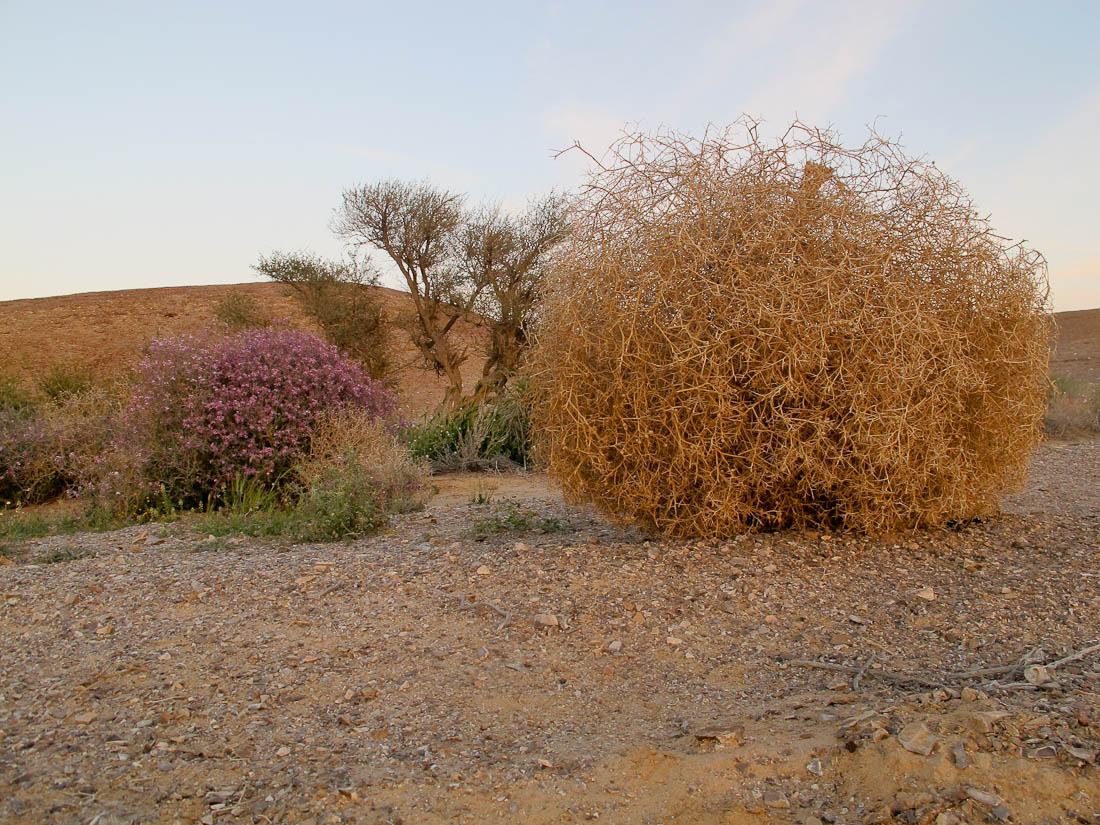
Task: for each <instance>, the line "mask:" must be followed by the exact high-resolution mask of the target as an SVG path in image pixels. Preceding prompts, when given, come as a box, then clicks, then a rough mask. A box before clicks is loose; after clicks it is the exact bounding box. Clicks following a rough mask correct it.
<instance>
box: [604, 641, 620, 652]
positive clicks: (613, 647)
mask: <svg viewBox="0 0 1100 825" xmlns="http://www.w3.org/2000/svg"><path fill="white" fill-rule="evenodd" d="M622 649H623V643H622V642H620V641H619V640H618V639H612V640H611V641H610V642H608V643H607V647H605V648H604V650H606V651H607V652H608V653H618V652H619V651H620V650H622Z"/></svg>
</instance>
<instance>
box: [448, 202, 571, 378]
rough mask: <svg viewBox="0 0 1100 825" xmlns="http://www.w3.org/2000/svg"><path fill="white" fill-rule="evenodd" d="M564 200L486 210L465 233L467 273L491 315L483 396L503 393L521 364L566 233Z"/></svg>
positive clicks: (468, 224)
mask: <svg viewBox="0 0 1100 825" xmlns="http://www.w3.org/2000/svg"><path fill="white" fill-rule="evenodd" d="M566 227H567V224H566V220H565V209H564V202H563V201H562V199H561V198H560V197H558V196H555V195H550V196H548V197H546V198H543V199H541V200H538V201H533V202H532V203H531V205H530V206H529V207H528V209H527V211H526V212H525V213H524V214H523V215H520V216H518V217H513V216H509V215H504V214H502V213H501V212H500V210H499V209H495V208H485V209H482V210H481V211H480V212H478V213H475V214H473V215H471V216H470V218H469V219H468V220H467V222H466V225H465V226H464V228H463V232H462V258H463V272H464V274H465V275H466V277H467V278H468V279H469V281H470V283H471V284H474V285H475V286H476V287H477V288H478V301H477V303H476V305H475V309H476V310H477V311H478V312H479V313H480V314H481V315H483V316H484V317H486V318H487V319H489V341H488V346H487V351H486V359H485V365H484V367H483V369H482V373H481V380H480V381H479V382H478V387H477V393H476V394H477V395H478V396H479V397H484V396H488V395H498V394H499V393H500V392H501V390H503V388H504V385H505V384H506V383H507V381H508V378H509V377H510V376H511V375H512V374H514V373H515V371H516V369H517V368H518V367H519V363H520V358H521V356H522V355H523V352H524V350H525V349H526V348H527V344H528V335H529V330H530V327H531V324H532V322H533V316H534V312H535V306H536V304H537V302H538V297H539V290H540V287H541V284H542V280H543V276H544V274H545V269H546V266H547V264H548V262H549V260H550V252H551V251H552V250H553V248H554V246H555V245H557V244H558V243H559V242H560V241H561V240H562V239H563V238H564V237H565V233H566Z"/></svg>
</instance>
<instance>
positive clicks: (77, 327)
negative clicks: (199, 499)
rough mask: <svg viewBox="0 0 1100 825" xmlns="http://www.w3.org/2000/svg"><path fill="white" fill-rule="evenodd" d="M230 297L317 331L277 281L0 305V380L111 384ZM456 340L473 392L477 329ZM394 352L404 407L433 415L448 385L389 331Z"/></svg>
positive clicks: (390, 301) (397, 298) (390, 312)
mask: <svg viewBox="0 0 1100 825" xmlns="http://www.w3.org/2000/svg"><path fill="white" fill-rule="evenodd" d="M375 289H377V290H378V293H379V297H380V298H381V301H382V306H383V310H384V312H385V313H386V315H387V317H388V318H390V319H391V320H393V319H396V318H398V317H400V316H401V315H402V314H403V313H405V312H407V311H408V310H409V309H410V301H409V297H408V295H406V294H405V293H403V292H398V291H397V290H393V289H387V288H385V287H375ZM234 293H238V294H243V295H247V296H250V297H252V298H254V299H255V300H256V302H257V303H258V304H259V306H260V307H261V308H262V309H263V310H264V311H265V313H266V314H267V315H268V317H270V318H273V319H278V320H280V321H285V322H287V323H289V324H291V325H292V326H295V327H299V328H302V329H308V330H311V331H314V332H316V331H317V328H316V325H315V324H314V323H313V322H312V321H311V320H310V319H309V318H308V317H307V316H306V315H305V314H304V313H303V311H302V309H301V306H300V304H299V303H298V301H297V299H296V298H294V296H293V295H292V294H290V292H289V291H288V289H287V288H286V287H285V286H283V285H282V284H276V283H246V284H229V285H219V286H186V287H160V288H155V289H126V290H118V291H115V292H85V293H81V294H77V295H61V296H57V297H50V298H27V299H22V300H16V301H0V375H6V376H11V377H14V378H16V379H18V380H21V381H26V382H30V381H33V380H34V379H35V377H37V376H39V375H42V374H44V373H46V372H48V371H49V370H50V369H52V368H54V367H57V366H62V367H64V368H66V369H68V370H72V371H74V372H80V373H87V374H90V375H91V376H93V377H94V378H96V379H110V378H111V377H113V376H115V375H118V374H121V373H124V372H125V371H126V370H128V369H129V368H131V367H132V366H133V365H134V364H136V363H137V362H138V360H139V359H140V357H141V352H142V348H143V347H144V346H145V344H146V343H147V342H148V341H150V340H152V339H154V338H159V337H164V336H168V335H178V334H182V333H188V332H198V331H200V330H203V329H209V328H211V327H212V326H214V324H215V323H216V318H215V311H216V308H217V306H218V304H219V303H220V302H221V301H223V300H224V299H225V298H227V297H228V296H230V295H232V294H234ZM460 334H461V335H462V336H463V338H464V339H465V340H466V341H467V342H468V343H469V344H470V359H469V360H468V361H467V363H466V364H465V365H464V367H463V377H464V380H465V382H466V383H467V384H468V385H469V387H470V388H472V387H473V385H474V383H476V381H477V379H478V377H479V376H480V374H481V363H482V357H481V355H480V352H479V349H478V346H477V342H478V340H479V338H480V335H479V330H478V329H477V328H475V327H473V326H472V325H466V326H465V328H461V332H460ZM392 347H393V349H392V353H393V363H394V366H395V367H396V369H395V374H394V376H392V377H393V379H394V383H395V388H396V389H397V391H398V394H399V396H400V399H401V404H402V407H403V408H404V409H405V410H406V411H407V412H409V413H411V414H418V413H421V412H426V411H430V410H432V409H434V408H435V406H436V405H437V404H438V402H439V401H440V400H441V399H442V397H443V393H444V391H445V389H446V382H445V381H444V380H443V379H442V378H440V377H439V376H437V375H436V374H435V373H434V372H433V371H431V370H429V369H426V368H424V366H423V365H422V363H421V362H420V360H419V358H418V354H417V352H416V350H415V349H414V348H413V346H412V344H411V343H410V342H409V340H408V339H407V337H406V336H405V334H404V333H403V332H400V331H396V330H395V333H394V338H393V344H392Z"/></svg>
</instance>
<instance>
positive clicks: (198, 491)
mask: <svg viewBox="0 0 1100 825" xmlns="http://www.w3.org/2000/svg"><path fill="white" fill-rule="evenodd" d="M393 406H394V397H393V395H392V393H390V392H389V391H388V390H387V389H386V388H385V387H384V386H383V385H382V384H381V382H379V381H375V380H374V379H372V378H371V377H370V376H369V375H368V374H367V372H366V371H365V370H364V369H363V368H362V367H361V366H359V365H358V364H357V363H356V362H354V361H352V360H350V359H349V358H346V357H345V356H343V355H342V354H341V353H340V351H339V350H338V349H337V348H336V347H335V346H332V345H331V344H328V343H326V342H324V341H323V340H322V339H320V338H318V337H317V336H315V335H312V334H310V333H307V332H302V331H299V330H292V329H272V328H264V329H249V330H244V331H241V332H238V333H235V334H231V335H228V336H184V337H179V338H168V339H162V340H157V341H154V342H152V343H151V344H150V345H149V349H148V353H147V355H146V356H145V358H144V359H143V360H142V362H141V364H140V367H139V378H138V382H137V385H136V387H135V390H134V394H133V397H132V400H131V403H130V405H129V408H128V409H127V411H126V414H125V423H126V430H127V434H128V438H129V440H130V442H131V447H132V451H131V453H132V455H134V456H135V459H136V461H137V463H138V466H139V468H140V476H141V477H142V478H143V479H144V480H145V482H146V483H147V484H150V485H155V486H156V487H158V488H160V489H161V490H162V491H163V494H164V495H167V496H168V497H170V498H171V500H172V501H173V502H177V503H181V504H182V505H183V506H196V505H202V504H210V503H211V502H214V501H219V500H223V499H224V496H225V491H226V490H227V489H228V487H229V485H231V484H232V483H234V481H236V480H240V479H251V480H254V481H255V482H259V483H261V484H262V485H263V486H265V487H269V488H272V489H280V488H281V487H283V486H284V485H286V484H287V483H288V482H289V481H290V480H291V479H290V476H291V475H292V473H291V470H292V469H293V467H294V465H295V463H296V462H297V461H298V460H299V459H300V458H301V457H302V456H304V455H305V454H306V453H307V452H308V451H309V447H310V440H311V437H312V434H313V429H314V425H315V423H316V422H317V421H318V419H319V417H320V416H321V415H322V414H323V413H326V412H328V411H330V410H332V409H334V408H337V409H338V408H352V409H356V410H359V411H361V412H363V413H365V414H366V415H368V416H370V417H372V418H379V417H383V416H386V415H388V414H389V413H390V412H391V410H392V409H393ZM123 451H124V452H125V450H123Z"/></svg>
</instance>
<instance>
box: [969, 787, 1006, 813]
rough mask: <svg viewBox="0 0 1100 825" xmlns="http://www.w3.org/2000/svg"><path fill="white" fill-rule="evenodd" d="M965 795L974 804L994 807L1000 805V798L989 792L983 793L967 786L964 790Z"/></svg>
mask: <svg viewBox="0 0 1100 825" xmlns="http://www.w3.org/2000/svg"><path fill="white" fill-rule="evenodd" d="M966 795H967V796H969V797H970V798H971V799H973V800H974V801H975V802H980V803H981V804H982V805H988V806H989V807H991V808H992V807H994V806H995V805H1000V804H1001V798H1000V797H999V796H997V794H995V793H990V792H989V791H983V790H982V789H981V788H975V787H973V786H968V787H967V789H966Z"/></svg>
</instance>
